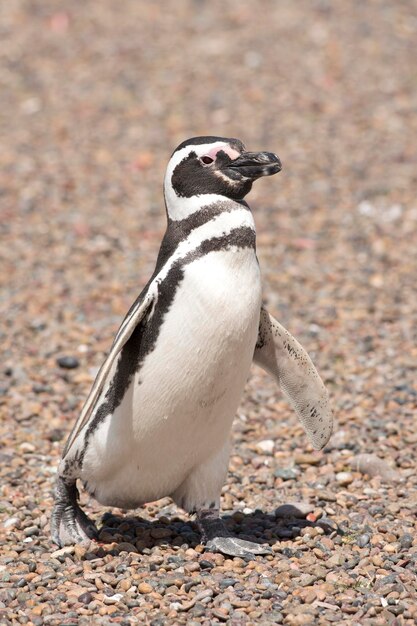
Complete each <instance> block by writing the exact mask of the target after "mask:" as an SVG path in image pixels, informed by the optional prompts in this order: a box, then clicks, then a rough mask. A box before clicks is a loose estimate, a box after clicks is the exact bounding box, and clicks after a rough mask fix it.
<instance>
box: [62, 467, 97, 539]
mask: <svg viewBox="0 0 417 626" xmlns="http://www.w3.org/2000/svg"><path fill="white" fill-rule="evenodd" d="M97 535H98V532H97V528H96V526H95V524H94V522H92V521H91V520H90V518H89V517H88V516H87V515H86V514H85V513H84V511H83V510H82V509H81V508H80V506H79V504H78V489H77V487H76V484H75V482H73V483H71V484H67V483H66V482H65V481H64V480H63V479H62V478H60V477H59V478H58V479H57V482H56V487H55V505H54V508H53V511H52V516H51V536H52V541H53V542H54V543H56V544H57V545H58V546H59V547H60V548H62V547H63V546H69V545H72V544H74V543H80V544H84V545H86V544H89V543H90V541H91V539H96V538H97Z"/></svg>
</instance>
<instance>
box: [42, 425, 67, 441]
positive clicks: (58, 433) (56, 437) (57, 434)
mask: <svg viewBox="0 0 417 626" xmlns="http://www.w3.org/2000/svg"><path fill="white" fill-rule="evenodd" d="M64 436H65V433H64V431H63V430H61V429H60V428H53V429H52V430H50V431H49V433H48V434H47V435H46V438H47V439H48V441H62V439H63V438H64Z"/></svg>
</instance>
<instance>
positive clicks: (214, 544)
mask: <svg viewBox="0 0 417 626" xmlns="http://www.w3.org/2000/svg"><path fill="white" fill-rule="evenodd" d="M197 523H198V525H199V528H200V531H201V537H202V540H203V542H204V543H205V544H206V548H207V550H210V551H212V552H221V553H222V554H226V555H227V556H240V557H243V558H252V557H254V556H256V555H257V554H271V549H270V548H269V547H268V546H261V545H260V544H259V543H255V542H253V541H245V540H244V539H239V538H238V537H234V536H233V535H232V533H231V532H230V531H229V530H228V528H227V527H226V525H225V523H224V522H223V520H222V519H221V518H220V517H219V511H218V509H208V510H202V511H198V512H197Z"/></svg>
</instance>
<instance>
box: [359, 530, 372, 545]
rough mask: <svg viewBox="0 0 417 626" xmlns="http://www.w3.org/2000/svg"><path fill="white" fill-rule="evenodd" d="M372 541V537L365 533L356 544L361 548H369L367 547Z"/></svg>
mask: <svg viewBox="0 0 417 626" xmlns="http://www.w3.org/2000/svg"><path fill="white" fill-rule="evenodd" d="M370 540H371V536H370V535H368V533H364V534H363V535H360V536H359V537H358V539H357V541H356V543H357V545H358V546H359V547H360V548H364V547H365V546H367V545H368V543H369V542H370Z"/></svg>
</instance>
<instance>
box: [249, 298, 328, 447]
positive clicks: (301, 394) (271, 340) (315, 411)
mask: <svg viewBox="0 0 417 626" xmlns="http://www.w3.org/2000/svg"><path fill="white" fill-rule="evenodd" d="M253 360H254V362H255V363H256V364H257V365H259V366H260V367H262V368H263V369H264V370H266V371H267V372H268V373H269V374H271V375H272V376H273V377H274V378H275V380H276V381H277V383H278V385H279V386H280V388H281V390H282V391H283V393H284V395H285V396H286V397H287V399H288V400H289V402H290V404H291V406H292V407H293V408H294V410H295V412H296V413H297V416H298V418H299V420H300V422H301V423H302V425H303V427H304V430H305V432H306V434H307V436H308V438H309V439H310V441H311V443H312V445H313V447H314V448H315V449H316V450H321V448H323V447H324V446H325V445H326V443H327V442H328V441H329V439H330V436H331V434H332V429H333V415H332V410H331V408H330V402H329V396H328V393H327V390H326V388H325V386H324V383H323V381H322V379H321V378H320V376H319V374H318V372H317V370H316V368H315V367H314V365H313V362H312V360H311V359H310V357H309V355H308V354H307V352H306V351H305V350H304V348H303V347H302V346H301V345H300V344H299V343H298V341H297V340H296V339H295V338H294V337H293V336H292V335H291V334H290V333H289V332H288V331H287V330H286V329H285V328H284V327H283V326H281V324H280V323H279V322H278V321H277V320H276V319H274V318H273V317H272V315H269V313H268V311H267V310H266V309H265V308H263V307H262V308H261V317H260V322H259V333H258V341H257V344H256V347H255V353H254V357H253Z"/></svg>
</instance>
